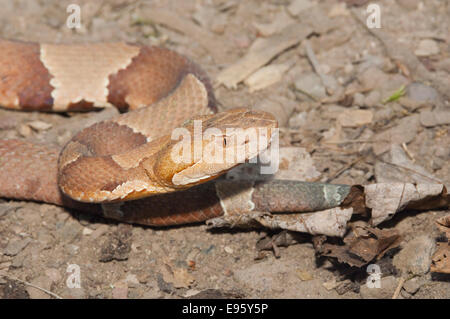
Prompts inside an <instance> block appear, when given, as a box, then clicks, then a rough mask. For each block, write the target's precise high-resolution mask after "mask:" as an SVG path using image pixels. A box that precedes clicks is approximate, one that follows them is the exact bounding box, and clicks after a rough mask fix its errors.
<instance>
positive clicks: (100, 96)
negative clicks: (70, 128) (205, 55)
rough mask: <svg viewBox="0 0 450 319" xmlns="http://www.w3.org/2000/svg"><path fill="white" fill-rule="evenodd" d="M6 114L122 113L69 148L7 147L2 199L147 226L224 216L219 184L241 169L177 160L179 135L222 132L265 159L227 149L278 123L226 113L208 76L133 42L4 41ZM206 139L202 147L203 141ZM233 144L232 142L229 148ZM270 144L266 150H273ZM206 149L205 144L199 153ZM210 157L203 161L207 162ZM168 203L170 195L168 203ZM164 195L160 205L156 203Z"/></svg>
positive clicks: (1, 79)
mask: <svg viewBox="0 0 450 319" xmlns="http://www.w3.org/2000/svg"><path fill="white" fill-rule="evenodd" d="M0 106H2V107H6V108H10V109H16V110H24V111H53V112H66V111H87V110H93V109H96V108H103V107H111V106H115V107H117V108H118V109H119V110H121V111H122V112H125V111H129V112H128V113H124V114H121V115H119V116H117V117H115V118H112V119H110V120H107V121H103V122H100V123H97V124H94V125H93V126H91V127H88V128H86V129H84V130H82V131H81V132H79V133H78V134H77V135H75V136H74V137H73V138H72V140H71V141H70V142H69V143H68V144H67V145H66V146H65V147H64V148H63V150H62V151H61V150H59V149H58V148H57V147H54V146H49V145H37V144H32V143H29V142H26V141H21V140H0V181H1V185H0V197H4V198H14V199H24V200H35V201H44V202H48V203H53V204H57V205H63V206H66V207H70V208H75V209H78V210H83V211H89V212H92V211H93V212H103V213H104V214H105V215H106V216H108V217H113V218H117V219H120V220H124V221H127V222H134V223H140V224H147V225H170V224H181V223H188V222H194V221H202V220H205V219H208V218H211V217H214V216H218V215H221V214H222V213H223V207H222V206H221V203H220V200H219V199H218V198H217V194H216V192H215V189H214V186H213V185H211V184H210V183H207V184H204V185H202V186H198V187H194V188H192V187H193V186H196V185H198V184H203V183H204V182H206V181H209V180H211V179H214V178H216V177H218V176H220V175H221V174H223V173H224V172H226V171H227V170H229V169H230V168H232V167H234V166H236V165H237V164H239V162H238V161H235V162H231V163H230V162H221V163H211V162H208V161H205V159H204V158H202V157H198V156H195V155H194V156H192V160H190V161H188V162H186V161H182V162H178V161H175V160H174V159H173V158H172V156H171V154H172V152H173V150H174V148H175V147H177V145H178V144H177V143H178V142H179V141H177V140H173V139H172V136H171V134H172V132H173V130H174V129H176V128H184V129H185V131H187V132H189V133H191V136H192V137H193V138H192V140H191V144H192V146H193V147H192V149H193V148H194V144H195V143H200V147H201V148H202V149H205V148H206V147H208V146H209V145H210V143H211V142H212V139H210V140H205V139H200V140H198V138H199V136H198V135H196V133H195V125H194V124H195V120H199V121H201V123H202V133H204V132H205V131H206V130H207V129H208V128H216V129H218V130H216V131H217V132H219V133H217V134H216V135H215V136H214V143H223V145H225V146H224V147H225V149H226V148H227V147H228V148H229V147H235V148H236V147H237V148H241V149H242V150H244V152H245V158H249V157H252V156H255V155H257V153H258V152H259V151H261V150H262V149H261V148H258V149H257V151H256V152H255V148H253V147H252V146H253V145H249V144H250V143H251V141H250V142H249V141H248V140H245V141H243V142H242V145H240V144H239V143H235V144H233V143H231V144H232V145H227V141H230V140H233V139H234V138H235V137H237V135H236V134H242V131H241V133H224V132H228V130H227V128H233V127H234V128H241V129H243V130H244V132H246V130H250V129H254V128H258V129H259V128H264V129H267V130H268V131H267V132H268V133H267V134H266V135H265V136H260V138H265V139H267V141H266V142H267V143H266V144H268V143H269V142H270V139H271V137H272V134H273V131H274V129H275V128H276V127H277V122H276V120H275V119H274V117H273V116H272V115H271V114H269V113H265V112H259V111H252V110H249V109H232V110H229V111H226V112H222V113H216V103H215V99H214V94H213V92H212V87H211V84H210V81H209V80H208V77H207V76H206V74H205V73H204V72H203V71H202V70H201V69H200V68H199V67H198V66H197V65H196V64H194V63H193V62H191V61H190V60H188V59H187V58H185V57H183V56H181V55H179V54H177V53H175V52H173V51H170V50H167V49H163V48H156V47H145V46H138V45H132V44H125V43H101V44H82V45H53V44H35V43H23V42H17V41H7V40H0ZM196 139H197V140H196ZM228 144H230V143H228ZM263 144H264V143H263ZM196 145H198V144H196ZM202 154H203V153H202ZM162 194H164V195H162ZM152 195H157V196H152Z"/></svg>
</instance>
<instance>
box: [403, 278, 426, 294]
mask: <svg viewBox="0 0 450 319" xmlns="http://www.w3.org/2000/svg"><path fill="white" fill-rule="evenodd" d="M424 283H425V280H424V279H423V277H414V278H412V279H410V280H408V281H406V282H405V283H404V284H403V289H405V290H406V292H408V293H409V294H411V295H414V294H415V293H416V292H418V291H419V289H420V287H422V286H423V285H424Z"/></svg>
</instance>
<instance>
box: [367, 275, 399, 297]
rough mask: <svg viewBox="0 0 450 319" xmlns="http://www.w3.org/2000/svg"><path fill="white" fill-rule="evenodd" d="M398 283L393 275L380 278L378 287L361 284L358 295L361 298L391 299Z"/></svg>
mask: <svg viewBox="0 0 450 319" xmlns="http://www.w3.org/2000/svg"><path fill="white" fill-rule="evenodd" d="M397 285H398V279H397V278H395V277H394V276H388V277H384V278H381V281H380V288H376V287H369V286H367V285H366V284H363V285H361V288H360V292H359V293H360V295H361V297H362V298H363V299H391V298H392V296H393V295H394V292H395V289H396V288H397Z"/></svg>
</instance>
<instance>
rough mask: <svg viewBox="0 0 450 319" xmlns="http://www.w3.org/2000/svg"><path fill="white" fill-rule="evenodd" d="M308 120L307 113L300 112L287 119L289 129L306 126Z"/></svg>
mask: <svg viewBox="0 0 450 319" xmlns="http://www.w3.org/2000/svg"><path fill="white" fill-rule="evenodd" d="M307 118H308V113H306V112H300V113H297V114H295V115H293V116H291V118H290V119H289V127H290V128H301V127H302V126H303V125H305V124H306V122H307Z"/></svg>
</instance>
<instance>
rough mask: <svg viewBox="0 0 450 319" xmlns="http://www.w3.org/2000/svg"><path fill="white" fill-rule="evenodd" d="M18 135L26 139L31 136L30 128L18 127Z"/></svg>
mask: <svg viewBox="0 0 450 319" xmlns="http://www.w3.org/2000/svg"><path fill="white" fill-rule="evenodd" d="M19 134H20V135H21V136H23V137H28V136H30V135H31V128H30V127H29V126H28V125H21V126H20V127H19Z"/></svg>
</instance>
